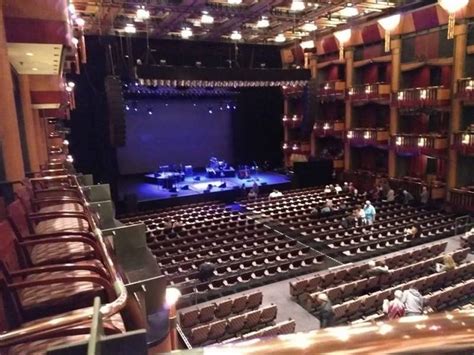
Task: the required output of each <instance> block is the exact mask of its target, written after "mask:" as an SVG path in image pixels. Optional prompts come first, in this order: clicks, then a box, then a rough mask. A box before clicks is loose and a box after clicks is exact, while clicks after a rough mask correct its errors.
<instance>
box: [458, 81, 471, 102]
mask: <svg viewBox="0 0 474 355" xmlns="http://www.w3.org/2000/svg"><path fill="white" fill-rule="evenodd" d="M457 97H458V98H459V99H461V100H474V79H473V78H463V79H460V80H459V81H458V94H457Z"/></svg>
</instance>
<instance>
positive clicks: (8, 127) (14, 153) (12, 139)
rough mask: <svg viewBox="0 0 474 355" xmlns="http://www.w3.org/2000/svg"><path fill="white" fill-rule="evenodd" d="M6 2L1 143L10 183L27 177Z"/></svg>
mask: <svg viewBox="0 0 474 355" xmlns="http://www.w3.org/2000/svg"><path fill="white" fill-rule="evenodd" d="M3 9H4V0H0V78H1V80H0V141H1V146H2V153H3V165H4V167H5V175H6V176H5V178H6V180H8V181H17V180H22V179H23V178H24V177H25V169H24V165H23V156H22V151H21V143H20V131H19V128H18V119H17V113H16V107H15V97H14V95H13V81H12V76H11V67H10V62H9V60H8V51H7V41H6V37H5V23H4V19H3Z"/></svg>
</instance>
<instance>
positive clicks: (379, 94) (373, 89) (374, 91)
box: [347, 83, 390, 101]
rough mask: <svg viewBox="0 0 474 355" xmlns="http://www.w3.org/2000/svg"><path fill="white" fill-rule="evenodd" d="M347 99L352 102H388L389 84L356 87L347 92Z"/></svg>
mask: <svg viewBox="0 0 474 355" xmlns="http://www.w3.org/2000/svg"><path fill="white" fill-rule="evenodd" d="M347 97H348V98H349V99H350V100H352V101H369V100H372V101H377V100H388V99H390V84H387V83H375V84H365V85H356V86H353V87H352V88H350V89H348V90H347Z"/></svg>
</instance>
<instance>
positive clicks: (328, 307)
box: [318, 293, 334, 328]
mask: <svg viewBox="0 0 474 355" xmlns="http://www.w3.org/2000/svg"><path fill="white" fill-rule="evenodd" d="M318 300H319V302H320V303H321V305H320V306H319V308H318V317H319V323H320V328H327V327H330V326H332V325H333V322H334V310H333V309H332V303H331V300H330V299H329V297H328V295H326V294H325V293H320V294H319V295H318Z"/></svg>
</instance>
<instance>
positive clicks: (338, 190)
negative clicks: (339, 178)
mask: <svg viewBox="0 0 474 355" xmlns="http://www.w3.org/2000/svg"><path fill="white" fill-rule="evenodd" d="M334 190H335V191H336V193H337V194H338V193H339V192H342V187H341V186H339V184H336V186H334Z"/></svg>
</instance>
